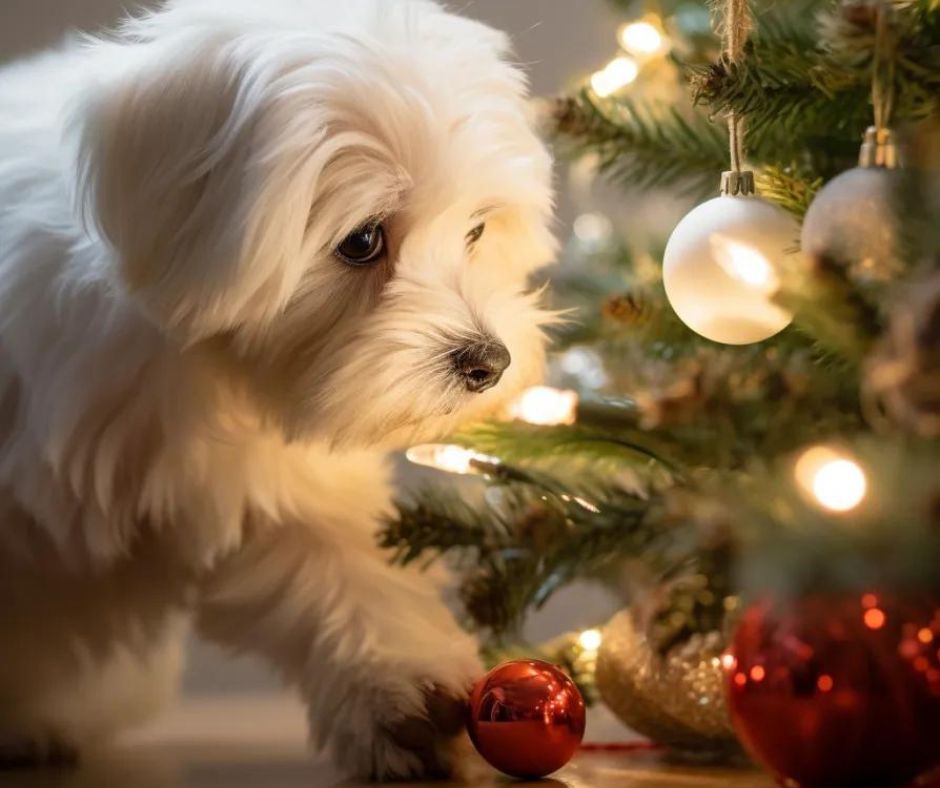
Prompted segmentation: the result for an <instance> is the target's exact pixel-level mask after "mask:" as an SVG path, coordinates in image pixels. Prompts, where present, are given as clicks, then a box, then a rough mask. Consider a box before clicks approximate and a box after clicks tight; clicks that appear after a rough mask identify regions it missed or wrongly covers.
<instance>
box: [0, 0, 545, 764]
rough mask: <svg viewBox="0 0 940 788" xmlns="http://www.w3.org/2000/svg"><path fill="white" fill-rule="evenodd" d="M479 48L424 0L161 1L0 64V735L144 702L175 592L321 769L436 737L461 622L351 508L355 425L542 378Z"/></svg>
mask: <svg viewBox="0 0 940 788" xmlns="http://www.w3.org/2000/svg"><path fill="white" fill-rule="evenodd" d="M506 51H507V42H506V39H505V37H504V36H503V35H502V34H500V33H498V32H495V31H493V30H491V29H489V28H487V27H486V26H484V25H482V24H479V23H477V22H473V21H470V20H467V19H464V18H460V17H458V16H454V15H452V14H449V13H447V12H445V11H444V10H442V9H441V8H440V7H438V6H437V5H436V4H434V3H433V2H430V0H394V1H392V0H343V2H335V1H333V0H171V2H169V4H168V5H166V6H165V7H164V8H162V9H161V10H159V11H157V12H155V13H153V14H151V15H148V16H146V17H144V18H139V19H135V20H133V21H129V22H128V23H127V24H126V25H125V26H124V27H122V28H121V30H120V31H119V33H118V34H116V35H115V36H113V37H111V38H103V39H96V40H90V39H88V40H83V41H80V42H73V43H71V44H69V45H68V46H66V47H65V48H64V49H62V50H60V51H56V52H52V53H47V54H43V55H41V56H38V57H35V58H33V59H30V60H26V61H23V62H19V63H14V64H13V65H11V66H8V67H6V68H5V69H3V70H0V400H2V405H0V441H2V442H0V509H2V513H0V760H3V759H4V758H6V760H8V761H9V760H10V759H11V758H13V757H15V756H18V757H24V758H30V759H42V758H43V757H53V756H55V755H56V754H61V753H63V752H69V751H73V750H77V749H81V748H83V747H87V746H90V745H93V744H95V743H96V742H98V741H100V740H102V739H103V738H107V737H108V735H109V734H111V733H113V732H114V731H115V730H116V729H118V728H121V727H123V726H125V725H128V724H130V723H131V722H133V721H135V720H138V719H140V718H142V717H144V716H146V715H148V714H149V713H151V712H152V710H153V709H154V708H155V707H156V706H158V705H159V704H160V702H162V701H164V700H165V699H166V698H167V697H168V695H169V694H170V693H171V691H172V687H173V683H174V679H175V677H176V674H177V673H178V670H179V662H180V659H179V653H180V635H181V630H182V627H183V624H184V622H185V621H186V619H187V618H188V617H189V616H188V614H189V613H192V618H193V619H194V620H195V622H196V626H197V628H198V630H199V631H200V632H201V633H203V634H204V635H205V636H207V637H209V638H212V639H214V640H215V641H217V642H220V643H222V644H225V645H226V646H228V647H230V648H233V649H238V650H245V651H251V652H255V653H258V654H261V655H263V656H264V657H265V658H266V659H267V660H269V661H270V663H271V664H272V665H273V666H274V667H276V669H277V670H278V671H279V672H280V673H281V674H282V675H283V676H284V678H285V680H287V681H288V682H290V683H292V684H293V685H295V686H296V687H298V689H299V691H300V692H301V694H302V696H303V698H304V700H305V702H306V703H307V704H308V706H309V713H310V721H311V728H312V732H313V737H314V740H315V742H316V743H317V744H318V745H320V746H324V745H329V746H330V747H331V749H332V750H333V752H334V753H335V754H336V757H337V758H338V759H339V761H340V762H341V763H342V764H343V765H344V766H345V767H346V768H348V769H351V770H355V771H356V772H359V773H362V774H367V775H371V776H375V777H379V778H387V777H402V776H429V775H433V774H437V773H439V772H444V771H446V770H447V769H448V768H449V767H450V765H451V761H452V743H453V741H454V739H452V736H453V734H454V733H455V731H456V729H457V728H459V727H460V726H459V719H456V718H454V717H453V714H452V712H453V711H454V708H453V706H454V701H456V700H459V699H461V698H463V696H464V694H465V693H466V690H467V687H468V684H469V683H470V682H471V681H472V680H473V679H474V677H475V676H476V675H477V674H478V671H479V670H480V665H479V663H478V661H477V655H476V646H475V643H474V641H473V639H472V638H471V637H469V636H468V635H466V634H464V633H463V632H462V631H461V630H460V629H459V628H458V626H457V625H456V624H455V622H454V621H453V619H452V617H451V616H450V614H449V613H448V611H447V609H446V608H445V607H444V605H443V604H442V603H441V601H440V600H439V598H438V592H437V585H436V584H435V583H434V582H432V580H431V579H429V577H428V576H426V575H424V574H422V573H420V572H419V571H417V570H414V571H405V570H400V569H395V568H391V567H390V566H389V565H388V564H387V562H386V556H385V555H383V554H382V553H381V552H380V551H379V550H378V549H377V548H376V546H375V530H376V526H377V524H378V522H379V521H380V519H381V518H382V517H383V516H384V515H385V514H387V512H388V511H389V497H390V496H389V485H388V471H387V467H386V463H385V460H384V459H383V454H382V452H383V451H386V450H388V449H389V448H392V447H400V446H405V445H407V444H409V443H411V442H415V441H419V440H426V439H428V438H431V437H432V436H438V435H441V434H443V433H446V432H448V431H450V430H452V429H453V428H454V427H456V426H457V425H458V424H460V423H462V422H464V421H466V420H468V419H474V418H478V417H482V416H484V415H487V414H489V413H491V412H493V411H494V410H496V409H497V408H499V407H502V406H503V405H504V404H505V403H506V401H507V400H508V399H509V398H511V397H513V396H514V395H515V394H516V393H518V392H519V391H520V390H521V388H523V387H524V386H526V385H529V384H530V383H532V382H533V381H534V380H535V379H536V378H537V377H538V375H539V374H540V370H541V365H542V345H543V337H542V333H541V330H540V325H543V324H544V323H545V322H546V320H547V316H546V313H544V312H541V311H539V309H538V307H537V304H536V297H535V296H534V295H532V294H531V293H527V292H526V283H527V277H528V275H529V274H530V273H531V272H532V271H533V269H535V268H536V267H537V266H539V265H541V264H544V263H545V262H547V261H548V260H549V259H550V257H551V255H552V253H553V242H552V239H551V236H550V234H549V232H548V229H547V224H548V217H549V213H550V209H551V194H550V161H549V156H548V154H547V152H546V150H545V149H544V147H543V146H542V145H541V144H540V142H539V141H538V140H537V138H536V136H535V135H534V133H533V131H532V130H531V128H530V124H529V122H528V120H527V117H526V109H525V104H524V94H525V83H524V79H523V77H522V76H521V74H520V73H519V71H518V70H517V69H516V68H514V67H513V66H512V65H510V64H508V63H507V62H506V60H505V57H506ZM510 361H511V363H510ZM448 712H451V713H450V714H448Z"/></svg>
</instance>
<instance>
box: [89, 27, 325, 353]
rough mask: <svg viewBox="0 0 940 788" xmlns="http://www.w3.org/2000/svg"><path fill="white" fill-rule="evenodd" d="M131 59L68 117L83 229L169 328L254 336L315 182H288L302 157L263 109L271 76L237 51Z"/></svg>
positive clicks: (192, 49)
mask: <svg viewBox="0 0 940 788" xmlns="http://www.w3.org/2000/svg"><path fill="white" fill-rule="evenodd" d="M130 49H131V50H132V51H131V53H130V57H131V58H132V62H131V63H130V64H128V63H126V62H124V63H120V64H116V65H120V66H121V74H120V76H117V77H112V78H110V79H107V80H105V81H104V82H103V83H102V84H99V85H98V86H97V87H96V88H95V89H94V90H93V91H91V92H90V93H89V94H88V95H87V96H86V97H85V99H84V101H83V102H82V103H81V105H80V107H79V111H78V115H77V117H78V121H79V123H80V125H81V147H80V167H79V173H80V178H81V184H80V190H81V194H82V196H83V207H84V210H85V212H86V223H87V224H89V225H92V226H94V227H96V228H97V231H98V232H100V233H101V234H102V235H103V236H104V237H105V238H106V239H107V241H108V242H109V243H110V244H111V246H112V247H113V249H114V251H115V257H116V262H117V266H118V269H119V272H120V277H121V279H122V280H123V282H124V284H125V286H126V288H127V289H128V291H130V292H131V293H132V294H133V295H134V296H135V298H136V299H137V301H138V303H140V304H141V305H142V306H143V308H144V310H145V311H146V312H147V313H148V315H149V316H150V317H151V318H152V319H153V320H155V321H156V322H157V323H158V324H159V325H161V327H163V328H165V329H166V330H169V331H172V332H174V333H176V334H178V335H179V336H181V337H182V338H183V339H184V340H186V341H193V340H196V339H199V338H201V337H205V336H208V335H210V334H213V333H216V332H219V331H223V330H227V329H231V328H238V327H246V326H258V325H262V324H263V323H264V322H265V321H266V320H268V319H269V318H270V317H271V316H272V315H274V314H276V313H277V312H278V310H279V309H281V308H282V306H283V304H284V303H285V302H286V300H287V298H288V297H289V295H290V293H291V292H292V291H293V288H294V286H295V284H296V282H297V280H298V278H299V276H300V271H298V270H297V268H298V260H299V257H300V251H301V246H302V244H303V239H304V233H305V227H306V223H307V211H308V209H309V205H310V201H311V197H312V195H311V194H310V193H309V191H310V189H311V188H312V186H311V183H312V180H313V179H310V178H308V179H306V181H305V180H304V179H303V178H298V177H296V176H297V173H298V170H302V169H303V167H304V161H303V159H302V158H301V157H302V156H303V153H302V151H301V150H300V146H298V145H293V146H291V145H284V139H283V129H284V127H285V124H288V123H289V121H287V120H286V119H285V118H284V117H283V112H281V117H280V118H278V112H276V111H275V110H276V108H275V107H271V106H268V105H269V104H270V103H271V102H272V101H273V99H272V98H271V91H269V90H268V89H267V88H268V87H269V81H270V80H271V79H272V77H271V76H270V75H266V74H265V73H264V70H263V69H257V68H254V69H253V68H252V67H251V62H250V59H249V58H247V57H246V56H245V55H244V54H240V51H239V48H238V47H237V45H235V44H234V43H228V44H226V43H225V42H221V43H218V42H217V43H214V44H213V43H207V42H206V41H191V42H178V43H177V44H176V45H174V46H172V47H167V46H162V45H161V46H158V45H157V44H155V43H153V42H151V43H148V44H142V45H139V46H138V47H136V48H135V47H130ZM281 109H283V108H281ZM294 121H296V118H295V119H294ZM279 123H280V129H279V128H278V124H279ZM306 131H308V132H309V135H308V136H307V143H308V146H307V148H306V150H307V151H309V146H310V145H312V144H313V143H314V142H315V137H316V133H317V132H316V128H309V127H308V128H307V129H306Z"/></svg>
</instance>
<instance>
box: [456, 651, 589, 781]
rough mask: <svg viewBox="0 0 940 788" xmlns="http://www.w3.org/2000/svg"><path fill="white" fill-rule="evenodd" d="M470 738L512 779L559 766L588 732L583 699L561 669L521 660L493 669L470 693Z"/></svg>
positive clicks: (535, 776) (493, 763) (530, 775)
mask: <svg viewBox="0 0 940 788" xmlns="http://www.w3.org/2000/svg"><path fill="white" fill-rule="evenodd" d="M467 728H468V729H469V732H470V738H471V739H472V741H473V744H474V745H475V746H476V748H477V750H478V751H479V752H480V755H482V756H483V757H484V758H486V760H487V761H488V762H489V763H490V764H491V765H492V766H495V767H496V768H497V769H499V770H500V771H501V772H505V773H506V774H509V775H511V776H513V777H523V778H530V779H534V778H537V777H544V776H545V775H546V774H551V773H552V772H554V771H556V770H557V769H560V768H561V767H562V766H564V765H565V764H566V763H568V761H569V760H571V756H572V755H574V753H575V751H576V750H577V749H578V745H579V744H580V743H581V739H582V737H583V736H584V701H583V700H582V699H581V693H580V692H578V688H577V687H576V686H575V685H574V682H573V681H572V680H571V679H570V678H568V676H566V675H565V674H564V673H563V672H562V671H561V670H559V669H558V668H556V667H555V666H554V665H549V664H548V663H547V662H540V661H539V660H535V659H523V660H516V661H513V662H506V663H504V664H502V665H499V666H498V667H495V668H493V670H491V671H490V672H489V673H487V674H486V675H485V676H484V677H483V678H482V679H480V681H479V682H477V685H476V686H475V687H474V688H473V692H472V693H471V695H470V719H469V721H468V724H467Z"/></svg>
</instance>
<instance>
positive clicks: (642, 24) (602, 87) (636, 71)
mask: <svg viewBox="0 0 940 788" xmlns="http://www.w3.org/2000/svg"><path fill="white" fill-rule="evenodd" d="M617 42H618V43H619V44H620V47H621V48H622V49H623V51H624V52H625V53H627V54H621V55H618V56H617V57H615V58H614V59H613V60H611V61H610V62H609V63H608V64H607V65H606V66H604V68H602V69H601V70H600V71H595V72H594V74H593V75H592V76H591V89H592V90H593V91H594V93H595V94H597V95H598V96H600V97H601V98H607V97H608V96H612V95H613V94H614V93H617V92H618V91H620V90H623V88H625V87H626V86H627V85H629V84H631V83H632V82H634V81H635V80H636V78H637V77H638V76H639V75H640V63H641V62H642V61H645V60H648V59H649V58H652V57H654V56H656V55H661V54H662V53H664V52H665V51H666V50H667V49H668V43H669V42H668V39H667V38H666V36H665V34H664V33H663V32H662V22H661V20H660V19H659V17H657V16H655V15H649V16H646V17H644V18H643V19H639V20H636V21H634V22H627V23H626V24H624V25H621V27H620V29H619V30H618V31H617Z"/></svg>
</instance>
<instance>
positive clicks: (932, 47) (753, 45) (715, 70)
mask: <svg viewBox="0 0 940 788" xmlns="http://www.w3.org/2000/svg"><path fill="white" fill-rule="evenodd" d="M938 16H940V15H938V14H936V13H931V12H928V11H926V10H925V9H924V8H922V7H921V6H918V5H917V4H910V5H909V6H908V7H905V8H902V9H900V10H899V11H897V24H896V29H895V32H896V38H897V40H896V42H895V47H896V83H897V85H896V87H897V106H896V112H895V115H896V117H897V118H898V119H899V120H901V121H904V120H908V121H909V120H919V119H922V118H925V117H927V116H929V115H930V114H932V113H934V112H936V110H937V107H938V96H940V20H938V19H937V17H938ZM811 21H812V19H811ZM874 23H875V17H874V12H873V11H872V10H871V9H868V10H865V9H864V8H863V9H861V10H858V9H857V8H856V9H854V10H853V8H852V7H847V8H843V7H839V8H837V9H835V10H830V11H828V12H826V13H825V14H823V15H822V16H821V17H820V22H819V23H818V25H813V26H811V27H807V26H806V24H805V20H804V21H803V23H802V24H801V23H798V22H795V21H792V19H791V21H789V22H782V21H781V20H780V19H779V18H777V17H775V16H768V17H766V18H763V19H762V20H761V24H760V26H759V29H758V31H757V33H756V35H755V36H754V38H753V39H752V40H751V41H750V42H749V44H748V47H747V50H746V56H745V58H744V60H743V61H742V62H740V63H738V64H733V63H729V62H728V61H727V60H724V59H720V60H718V61H717V62H716V63H713V64H711V65H708V66H704V67H691V68H690V69H689V73H690V77H691V82H692V91H693V97H694V100H695V102H696V103H697V104H700V105H701V104H704V105H707V106H708V107H709V109H710V111H711V112H712V113H714V114H725V113H727V112H729V111H735V112H738V113H741V114H743V115H745V116H746V117H747V120H748V141H749V145H750V148H751V153H752V155H753V157H754V158H755V159H756V160H758V161H761V162H773V163H780V162H786V161H788V160H793V159H796V158H798V157H799V156H800V155H801V154H803V155H808V156H809V157H810V159H811V160H812V162H813V165H814V169H815V171H816V172H817V173H819V174H823V175H829V174H833V173H834V172H835V171H838V170H840V169H844V168H845V167H847V166H851V165H852V163H853V162H852V157H853V155H854V153H855V152H857V148H858V144H859V139H860V135H861V132H862V130H863V129H864V128H865V127H866V126H868V125H870V123H871V117H872V110H871V107H870V104H869V101H868V95H869V92H870V89H871V68H872V58H873V49H874ZM819 31H821V32H819Z"/></svg>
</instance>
